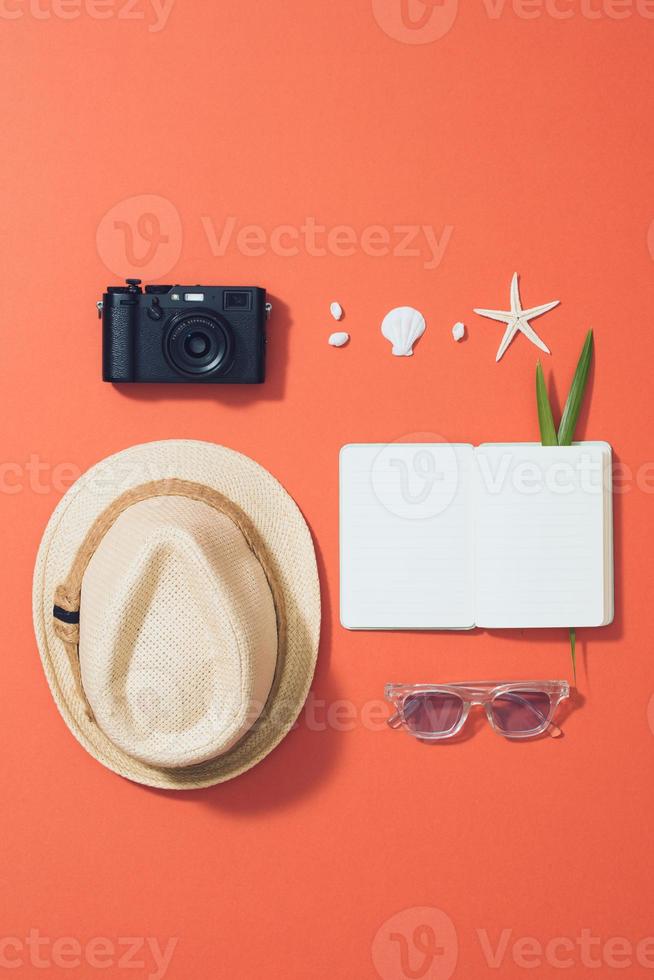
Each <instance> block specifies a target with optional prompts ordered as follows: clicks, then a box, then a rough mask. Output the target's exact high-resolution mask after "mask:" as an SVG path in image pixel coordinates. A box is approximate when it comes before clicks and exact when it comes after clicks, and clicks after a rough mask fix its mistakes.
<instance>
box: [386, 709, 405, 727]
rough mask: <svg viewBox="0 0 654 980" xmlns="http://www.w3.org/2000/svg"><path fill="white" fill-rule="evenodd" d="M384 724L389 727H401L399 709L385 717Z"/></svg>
mask: <svg viewBox="0 0 654 980" xmlns="http://www.w3.org/2000/svg"><path fill="white" fill-rule="evenodd" d="M386 724H387V725H388V727H389V728H401V727H402V716H401V714H400V712H399V711H396V712H395V714H394V715H391V717H390V718H387V720H386Z"/></svg>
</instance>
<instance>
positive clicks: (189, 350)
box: [184, 333, 211, 357]
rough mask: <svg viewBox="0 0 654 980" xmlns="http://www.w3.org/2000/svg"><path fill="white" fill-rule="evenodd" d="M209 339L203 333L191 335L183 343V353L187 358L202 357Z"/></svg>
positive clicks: (208, 345)
mask: <svg viewBox="0 0 654 980" xmlns="http://www.w3.org/2000/svg"><path fill="white" fill-rule="evenodd" d="M210 343H211V342H210V340H209V338H208V337H207V336H206V335H205V334H203V333H191V334H189V335H188V337H187V338H186V340H185V341H184V351H185V353H186V354H188V356H189V357H204V355H205V354H206V353H207V351H208V350H209V347H210Z"/></svg>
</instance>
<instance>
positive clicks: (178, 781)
mask: <svg viewBox="0 0 654 980" xmlns="http://www.w3.org/2000/svg"><path fill="white" fill-rule="evenodd" d="M169 478H178V479H182V480H189V481H192V482H195V483H201V484H204V485H205V486H208V487H211V488H213V489H214V490H217V491H219V492H220V493H222V494H224V495H225V496H226V497H228V498H229V499H230V500H232V501H233V502H234V503H235V504H237V505H238V506H239V507H240V508H241V509H242V510H243V511H244V512H245V513H246V514H247V516H248V517H249V518H250V520H251V521H252V522H253V524H254V526H255V527H256V529H257V531H258V532H259V534H260V535H261V538H262V539H263V542H264V543H265V545H266V546H267V549H268V552H269V554H270V556H271V559H272V561H273V564H274V567H275V572H276V574H277V577H278V581H279V583H280V586H281V588H282V591H283V593H284V600H285V606H286V619H287V642H286V651H285V655H284V659H283V662H282V663H280V664H279V665H278V671H277V676H276V679H275V685H274V688H273V692H272V694H271V697H270V698H269V700H268V703H267V705H266V707H265V709H264V711H263V713H262V714H261V716H260V717H259V719H258V720H257V722H256V724H255V725H254V727H253V728H252V729H251V730H250V731H249V732H248V733H247V734H246V735H245V736H244V737H243V738H242V739H241V741H240V742H239V743H238V744H237V745H236V746H234V748H233V749H231V750H230V751H229V752H228V753H226V754H225V755H222V756H218V757H217V758H215V759H212V760H210V761H208V762H204V763H202V764H201V765H197V766H192V767H188V768H186V769H174V770H173V769H159V768H156V767H154V766H149V765H147V764H144V763H141V762H139V761H137V760H136V759H133V758H132V757H131V756H129V755H127V754H126V753H124V752H122V751H121V750H120V749H118V748H117V747H116V746H115V745H114V744H113V743H112V742H111V741H109V739H108V738H107V737H106V736H105V735H104V733H103V732H102V730H101V729H100V728H99V727H98V726H97V725H96V724H95V722H93V721H91V720H90V719H89V717H88V712H87V707H86V705H85V704H84V702H83V700H82V698H81V697H80V694H79V689H78V685H77V683H76V678H75V674H74V672H73V668H72V665H71V662H70V659H69V655H68V653H67V652H66V647H65V645H64V643H63V642H62V640H60V639H59V637H58V636H57V635H56V633H55V630H54V628H53V618H52V607H53V597H54V593H55V589H56V588H57V586H58V585H59V584H60V583H61V582H63V581H64V580H65V578H66V576H67V574H68V571H69V569H70V567H71V566H72V563H73V561H74V558H75V555H76V553H77V550H78V548H79V546H80V544H81V543H82V541H83V539H84V537H85V535H86V533H87V531H88V529H89V528H90V526H91V525H92V524H93V522H94V521H95V520H96V519H97V518H98V516H99V515H100V514H102V512H103V511H104V510H105V509H106V508H107V507H108V506H109V505H110V504H111V503H112V501H113V500H115V499H116V497H118V496H119V495H120V494H122V493H125V492H126V491H127V490H130V489H132V488H134V487H137V486H140V485H141V484H143V483H146V482H149V481H152V480H164V479H169ZM33 615H34V629H35V632H36V639H37V643H38V647H39V652H40V654H41V660H42V662H43V667H44V670H45V674H46V677H47V679H48V683H49V685H50V690H51V692H52V696H53V697H54V700H55V702H56V704H57V707H58V708H59V711H60V712H61V714H62V716H63V718H64V721H65V722H66V724H67V726H68V728H69V729H70V730H71V732H72V733H73V735H74V736H75V738H76V739H77V740H78V741H79V742H80V743H81V745H82V746H83V747H84V748H85V749H86V750H87V752H89V753H90V755H92V756H93V757H94V758H95V759H97V761H98V762H100V763H102V765H104V766H106V767H107V768H108V769H111V770H112V771H113V772H116V773H118V774H119V775H121V776H124V777H125V778H127V779H131V780H133V781H134V782H137V783H143V784H144V785H146V786H155V787H158V788H160V789H176V790H184V789H201V788H203V787H206V786H213V785H215V784H216V783H221V782H225V781H226V780H228V779H233V778H234V777H235V776H238V775H240V774H241V773H244V772H246V771H247V770H248V769H251V768H252V766H255V765H256V764H257V763H258V762H261V760H262V759H264V758H265V757H266V756H267V755H268V754H269V753H270V752H272V750H273V749H274V748H275V747H276V746H277V745H278V744H279V743H280V742H281V741H282V739H283V738H284V737H285V735H287V734H288V732H289V731H290V729H291V728H292V727H293V724H294V723H295V721H296V719H297V717H298V715H299V713H300V711H301V710H302V707H303V705H304V702H305V701H306V698H307V695H308V693H309V688H310V686H311V681H312V679H313V674H314V670H315V665H316V659H317V656H318V643H319V639H320V586H319V580H318V569H317V566H316V556H315V551H314V547H313V541H312V539H311V534H310V532H309V529H308V527H307V525H306V522H305V520H304V518H303V517H302V514H301V513H300V511H299V509H298V507H297V505H296V504H295V502H294V501H293V499H292V498H291V497H290V496H289V494H288V493H287V492H286V490H284V488H283V487H282V486H281V485H280V484H279V483H278V482H277V480H275V478H274V477H273V476H272V475H271V474H270V473H269V472H268V471H267V470H265V469H264V468H263V467H262V466H259V464H258V463H255V462H254V460H252V459H249V458H248V457H247V456H243V455H242V454H241V453H237V452H235V451H234V450H231V449H226V448H225V447H223V446H216V445H213V444H212V443H208V442H199V441H193V440H181V439H180V440H167V441H163V442H150V443H145V444H144V445H139V446H133V447H131V448H130V449H126V450H124V451H123V452H120V453H117V454H116V455H115V456H110V457H108V458H107V459H105V460H103V461H102V462H100V463H98V464H97V465H96V466H94V467H92V468H91V469H90V470H88V472H87V473H85V474H84V475H83V476H82V477H80V479H79V480H78V481H77V482H76V483H75V484H73V486H72V487H70V489H69V490H68V492H67V493H66V494H65V496H64V497H63V498H62V500H61V501H60V503H59V505H58V506H57V508H56V509H55V511H54V513H53V514H52V517H51V518H50V521H49V522H48V526H47V528H46V530H45V533H44V535H43V538H42V540H41V544H40V546H39V551H38V556H37V560H36V567H35V570H34V586H33Z"/></svg>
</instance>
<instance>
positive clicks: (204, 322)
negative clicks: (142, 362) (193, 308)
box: [166, 313, 233, 375]
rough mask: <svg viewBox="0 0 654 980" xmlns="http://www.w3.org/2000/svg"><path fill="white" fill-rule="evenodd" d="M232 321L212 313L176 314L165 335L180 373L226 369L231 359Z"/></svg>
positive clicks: (210, 372) (176, 368) (215, 371)
mask: <svg viewBox="0 0 654 980" xmlns="http://www.w3.org/2000/svg"><path fill="white" fill-rule="evenodd" d="M232 346H233V344H232V334H231V330H230V327H229V324H228V323H227V322H226V321H225V320H223V319H222V317H219V316H218V315H216V314H214V313H211V314H208V313H202V314H186V315H182V316H180V317H176V318H175V319H174V320H173V322H172V324H171V327H170V330H169V332H168V336H167V339H166V353H167V355H168V360H169V361H170V363H171V364H172V366H173V367H174V369H175V370H176V371H178V372H180V373H181V374H188V375H204V374H212V373H218V372H223V371H225V370H226V369H227V368H228V367H229V365H230V363H231V353H232Z"/></svg>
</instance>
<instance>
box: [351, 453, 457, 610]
mask: <svg viewBox="0 0 654 980" xmlns="http://www.w3.org/2000/svg"><path fill="white" fill-rule="evenodd" d="M472 466H473V449H472V446H465V445H458V446H457V445H447V444H443V445H440V444H438V443H435V444H408V443H393V444H390V445H384V444H380V445H350V446H345V447H344V448H343V449H342V450H341V459H340V498H341V500H340V511H341V523H340V535H341V622H342V624H343V626H346V627H348V628H349V629H438V628H441V629H467V628H470V627H471V626H472V625H473V623H474V594H473V587H472V585H473V574H472V539H471V530H472V514H471V509H470V496H471V490H472Z"/></svg>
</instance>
